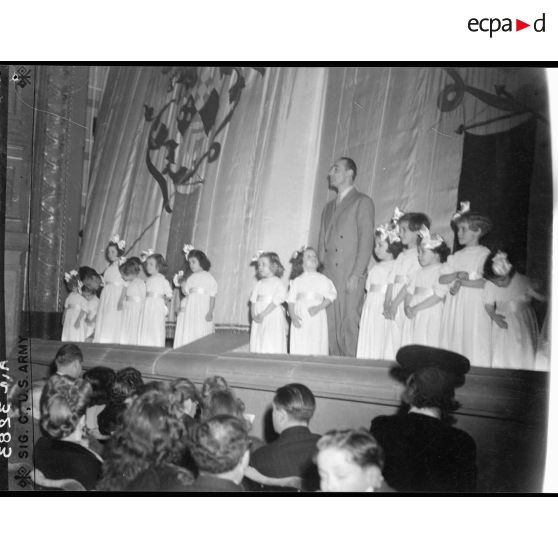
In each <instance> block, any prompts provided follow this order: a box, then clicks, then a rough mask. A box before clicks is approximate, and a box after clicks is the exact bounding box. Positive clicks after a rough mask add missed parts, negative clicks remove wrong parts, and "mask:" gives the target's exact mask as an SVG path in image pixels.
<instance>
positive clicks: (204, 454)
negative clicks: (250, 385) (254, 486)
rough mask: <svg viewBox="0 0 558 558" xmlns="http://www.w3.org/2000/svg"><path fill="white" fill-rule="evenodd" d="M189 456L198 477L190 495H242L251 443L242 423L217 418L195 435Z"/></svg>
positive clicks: (222, 417)
mask: <svg viewBox="0 0 558 558" xmlns="http://www.w3.org/2000/svg"><path fill="white" fill-rule="evenodd" d="M190 453H191V455H192V458H193V459H194V461H195V463H196V465H197V468H198V471H199V476H198V478H197V479H196V480H195V481H194V483H193V484H192V485H191V486H189V487H187V488H185V489H184V490H185V491H187V492H242V491H243V490H244V488H243V487H242V486H241V485H240V483H241V482H242V478H243V477H244V472H245V471H246V468H247V467H248V462H249V461H250V441H249V439H248V432H247V430H246V426H245V424H244V422H243V421H241V420H240V419H238V418H236V417H233V416H230V415H217V416H214V417H212V418H210V419H208V420H206V421H204V422H202V423H201V424H200V425H199V426H198V427H197V428H195V429H194V431H193V433H192V441H191V444H190Z"/></svg>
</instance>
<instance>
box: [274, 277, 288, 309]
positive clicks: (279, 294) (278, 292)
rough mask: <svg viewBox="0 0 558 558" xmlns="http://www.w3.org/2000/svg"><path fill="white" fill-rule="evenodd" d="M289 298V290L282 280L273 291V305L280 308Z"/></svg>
mask: <svg viewBox="0 0 558 558" xmlns="http://www.w3.org/2000/svg"><path fill="white" fill-rule="evenodd" d="M286 298H287V289H286V287H285V285H284V284H283V281H281V280H280V279H279V280H278V281H277V283H276V286H275V288H274V289H273V304H275V305H276V306H279V305H280V304H283V302H285V299H286Z"/></svg>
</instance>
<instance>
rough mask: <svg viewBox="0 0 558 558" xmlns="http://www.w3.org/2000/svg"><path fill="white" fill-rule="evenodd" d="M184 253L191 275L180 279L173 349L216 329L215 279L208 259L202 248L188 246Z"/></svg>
mask: <svg viewBox="0 0 558 558" xmlns="http://www.w3.org/2000/svg"><path fill="white" fill-rule="evenodd" d="M187 248H188V245H186V246H185V247H184V250H185V255H186V258H187V260H188V264H189V265H190V269H191V270H192V275H190V276H189V277H188V278H187V279H186V278H185V277H184V275H182V277H183V278H184V279H183V280H181V281H180V288H181V290H182V294H183V295H184V298H183V299H182V300H181V302H180V309H179V311H178V317H177V319H176V332H175V334H174V345H173V346H174V348H175V349H176V348H177V347H182V345H186V344H188V343H192V342H193V341H195V340H196V339H200V338H201V337H205V336H206V335H210V334H212V333H213V332H214V331H215V325H214V324H213V310H214V308H215V297H216V296H217V281H215V279H214V278H213V276H212V275H211V273H209V270H210V268H211V262H210V261H209V259H208V257H207V256H206V255H205V254H204V253H203V252H202V251H201V250H195V249H191V250H188V251H186V250H187Z"/></svg>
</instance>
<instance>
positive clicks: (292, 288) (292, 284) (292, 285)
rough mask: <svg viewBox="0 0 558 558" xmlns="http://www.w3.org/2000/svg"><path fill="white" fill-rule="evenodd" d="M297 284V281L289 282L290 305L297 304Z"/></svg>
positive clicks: (288, 299)
mask: <svg viewBox="0 0 558 558" xmlns="http://www.w3.org/2000/svg"><path fill="white" fill-rule="evenodd" d="M296 284H297V281H296V279H293V280H291V281H289V292H288V293H287V302H288V303H289V304H294V303H295V302H296V295H297V294H298V292H297V288H296Z"/></svg>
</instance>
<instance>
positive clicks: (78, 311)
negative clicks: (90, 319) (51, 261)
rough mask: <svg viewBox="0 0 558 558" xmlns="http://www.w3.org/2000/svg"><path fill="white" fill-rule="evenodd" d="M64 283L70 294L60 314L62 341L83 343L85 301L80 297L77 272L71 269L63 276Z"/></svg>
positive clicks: (85, 312)
mask: <svg viewBox="0 0 558 558" xmlns="http://www.w3.org/2000/svg"><path fill="white" fill-rule="evenodd" d="M64 281H65V283H66V286H67V287H68V290H69V291H70V294H69V295H68V297H67V298H66V301H65V302H64V313H63V314H62V324H63V325H62V341H66V342H69V341H71V342H76V341H77V342H82V341H85V321H84V318H85V315H86V314H87V301H86V300H85V298H83V296H82V295H81V281H80V280H79V275H78V272H77V271H76V270H75V269H72V271H70V272H69V273H65V274H64Z"/></svg>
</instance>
